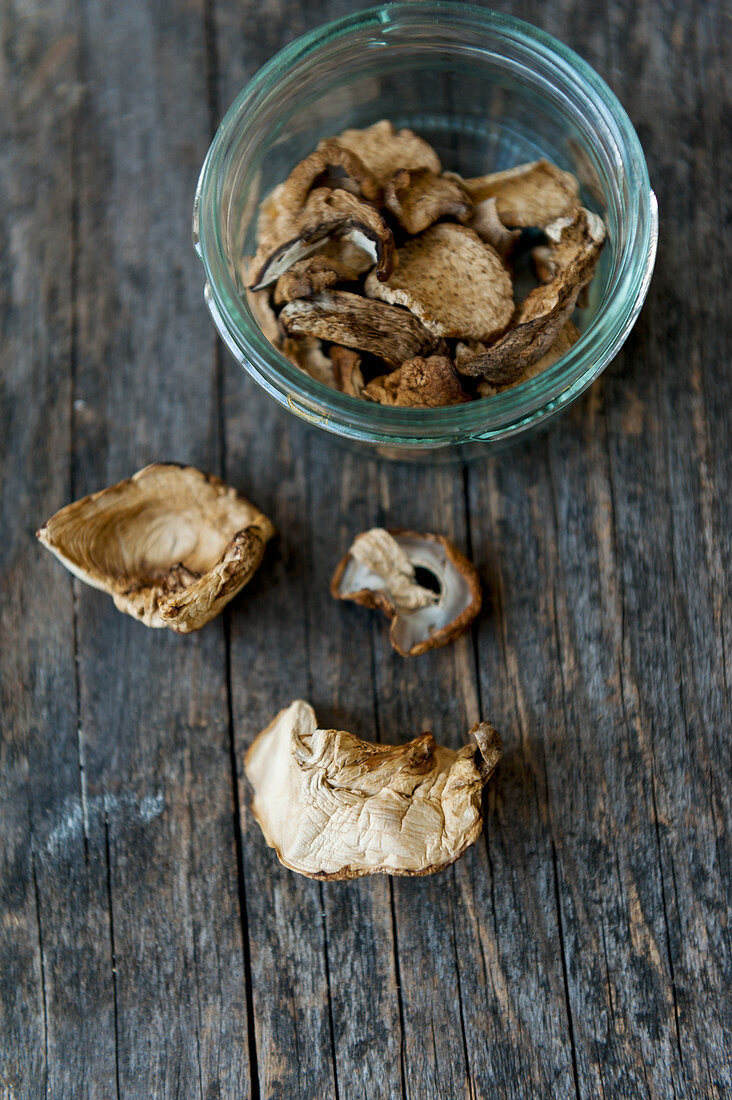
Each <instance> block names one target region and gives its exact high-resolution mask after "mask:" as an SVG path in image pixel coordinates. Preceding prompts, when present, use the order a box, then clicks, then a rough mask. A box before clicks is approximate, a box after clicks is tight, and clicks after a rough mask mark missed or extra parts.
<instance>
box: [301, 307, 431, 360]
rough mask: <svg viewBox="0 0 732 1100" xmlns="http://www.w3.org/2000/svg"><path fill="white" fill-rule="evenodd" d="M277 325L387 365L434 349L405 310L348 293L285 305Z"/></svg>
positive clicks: (415, 319)
mask: <svg viewBox="0 0 732 1100" xmlns="http://www.w3.org/2000/svg"><path fill="white" fill-rule="evenodd" d="M280 324H282V325H283V327H284V328H285V330H286V331H287V332H288V333H290V334H294V335H305V336H319V337H320V338H321V339H322V340H331V341H333V342H334V343H337V344H343V345H345V347H348V348H357V349H359V350H360V351H367V352H370V353H371V354H372V355H376V356H378V357H379V358H380V359H383V360H384V362H386V363H388V364H390V365H391V366H395V367H396V366H399V365H400V364H401V363H403V362H404V361H405V359H412V358H413V357H414V356H415V355H421V354H424V353H427V354H429V353H430V352H431V351H435V350H437V348H438V347H439V342H438V341H437V340H436V339H435V337H434V336H433V335H432V334H431V333H430V332H428V331H427V329H426V328H425V327H424V325H422V324H421V323H420V322H419V321H418V320H417V318H416V317H413V316H412V315H411V314H410V313H408V312H407V310H404V309H397V308H396V307H395V306H389V305H384V303H383V302H373V301H371V300H370V299H368V298H362V297H361V296H360V294H350V293H348V291H345V290H325V291H323V293H322V294H316V295H315V297H314V298H303V299H298V300H296V301H294V302H288V304H287V305H286V306H285V308H284V309H283V310H282V312H281V313H280Z"/></svg>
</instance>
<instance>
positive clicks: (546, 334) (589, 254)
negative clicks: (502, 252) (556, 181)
mask: <svg viewBox="0 0 732 1100" xmlns="http://www.w3.org/2000/svg"><path fill="white" fill-rule="evenodd" d="M546 233H547V237H548V238H549V241H550V245H549V251H550V253H551V262H552V265H553V270H554V271H555V274H554V277H553V278H552V279H551V280H550V281H549V282H547V283H545V284H544V285H542V286H538V287H536V289H535V290H532V291H531V292H530V293H529V294H528V295H527V296H526V298H525V299H524V301H523V302H522V303H521V305H520V307H519V309H518V310H517V313H516V316H515V317H514V322H513V325H512V326H511V328H510V329H509V330H508V331H507V332H506V333H505V335H503V336H501V337H500V338H499V339H498V340H496V341H495V342H494V343H492V344H484V343H480V342H478V343H472V344H471V343H467V342H466V343H465V344H458V346H457V349H456V355H455V366H456V367H457V369H458V370H459V371H460V372H461V373H462V374H466V375H473V376H474V377H482V378H484V379H486V380H487V381H489V382H493V383H496V384H499V385H506V384H509V383H512V382H515V381H516V380H517V379H518V378H519V376H520V375H521V374H522V373H523V372H524V371H525V370H526V369H527V368H529V367H531V365H532V364H533V363H536V362H537V361H538V360H539V359H541V357H542V356H543V355H544V354H545V353H546V352H548V350H549V348H550V347H551V345H552V344H553V342H554V340H555V339H556V338H557V336H558V335H559V333H560V332H561V330H562V329H563V328H564V326H565V324H566V323H567V321H568V320H569V319H570V317H571V316H572V313H573V312H574V308H575V306H576V304H577V297H578V295H579V293H580V291H581V290H582V289H583V287H584V286H586V284H587V282H588V281H589V280H590V279H591V278H592V276H593V274H594V271H595V267H596V265H597V261H598V258H599V255H600V251H601V249H602V246H603V244H604V241H605V226H604V224H603V222H602V221H601V219H600V218H598V217H597V216H596V215H594V214H591V213H590V212H589V211H587V210H584V209H582V208H581V209H580V210H578V211H577V213H576V215H575V217H573V218H562V219H559V220H557V221H556V222H553V223H551V224H550V225H549V226H548V227H547V230H546Z"/></svg>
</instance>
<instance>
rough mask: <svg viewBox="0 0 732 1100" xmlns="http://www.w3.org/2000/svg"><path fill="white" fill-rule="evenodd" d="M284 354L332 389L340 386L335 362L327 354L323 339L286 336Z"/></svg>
mask: <svg viewBox="0 0 732 1100" xmlns="http://www.w3.org/2000/svg"><path fill="white" fill-rule="evenodd" d="M282 354H283V355H284V356H285V357H286V358H287V359H289V360H290V362H291V363H293V364H294V366H296V367H299V368H300V370H301V371H302V372H303V374H307V375H309V377H310V378H314V379H315V381H316V382H322V383H323V385H324V386H330V387H331V389H337V388H338V386H337V383H336V377H335V373H334V370H333V362H332V360H331V358H330V356H329V355H326V354H325V351H324V349H323V341H322V340H318V338H317V337H315V336H298V337H292V336H286V337H285V338H284V340H283V341H282Z"/></svg>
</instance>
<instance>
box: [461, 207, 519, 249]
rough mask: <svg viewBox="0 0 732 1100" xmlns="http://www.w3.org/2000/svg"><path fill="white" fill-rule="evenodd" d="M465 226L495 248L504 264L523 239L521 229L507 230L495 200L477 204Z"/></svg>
mask: <svg viewBox="0 0 732 1100" xmlns="http://www.w3.org/2000/svg"><path fill="white" fill-rule="evenodd" d="M465 224H466V225H467V227H468V228H469V229H472V230H474V232H476V233H477V234H478V236H479V237H480V239H481V240H482V241H485V243H486V244H489V245H490V246H491V248H495V250H496V252H497V253H498V255H499V256H500V257H501V259H502V260H503V261H504V262H505V261H506V260H507V259H508V258H509V257H510V256H511V254H512V252H513V251H514V249H515V248H516V245H517V244H518V242H519V239H520V237H521V230H520V229H507V228H506V226H505V225H504V224H503V222H502V221H501V219H500V218H499V217H498V208H497V201H496V199H495V198H488V199H483V200H482V201H481V202H477V203H476V204H475V205H474V206H473V209H472V213H471V215H470V217H469V218H468V219H467V221H466V222H465Z"/></svg>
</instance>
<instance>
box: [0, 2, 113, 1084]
mask: <svg viewBox="0 0 732 1100" xmlns="http://www.w3.org/2000/svg"><path fill="white" fill-rule="evenodd" d="M76 32H77V28H76V22H75V17H74V11H73V7H72V6H70V5H68V4H66V3H63V2H58V3H50V4H44V5H27V4H24V5H12V6H8V7H6V10H5V12H4V14H3V20H2V64H1V65H0V93H1V95H2V102H3V110H2V111H1V112H0V127H2V141H1V142H0V147H1V152H0V239H2V253H3V262H4V269H5V278H4V279H3V280H2V291H1V292H0V295H1V296H0V310H1V312H2V332H3V340H2V344H1V346H0V377H1V379H2V381H1V382H0V424H2V431H1V432H0V450H1V452H2V460H1V464H2V472H3V491H2V523H1V525H0V526H1V527H2V532H3V534H2V538H1V539H0V561H1V562H2V568H1V569H0V637H1V638H2V643H1V644H0V684H1V687H0V714H1V715H2V718H1V720H0V814H1V816H2V822H3V825H2V830H1V833H2V843H1V844H0V945H1V946H0V1093H2V1095H3V1096H8V1097H37V1096H44V1095H47V1096H70V1095H72V1094H73V1095H76V1096H79V1097H92V1096H95V1097H103V1096H110V1095H114V1091H115V1052H114V998H113V985H112V969H111V964H110V956H109V946H108V945H109V924H108V913H107V903H106V876H105V868H104V860H103V853H102V855H101V857H100V851H99V848H98V847H95V846H94V845H93V844H92V843H90V842H89V840H88V839H87V838H86V837H85V832H86V831H87V830H85V828H84V824H85V822H84V816H85V815H84V813H83V812H82V806H83V797H84V776H83V770H80V759H79V753H78V742H77V698H76V684H75V664H74V610H73V591H72V584H71V580H70V577H69V576H68V574H65V573H64V572H63V570H61V569H60V568H59V567H58V566H57V565H56V564H55V563H54V562H53V561H52V559H51V557H50V556H49V555H47V554H46V553H44V552H43V551H41V549H40V547H38V545H37V544H36V543H35V540H34V538H33V531H34V528H35V527H36V526H38V525H39V524H40V523H41V522H42V521H43V520H44V519H45V518H46V517H47V516H48V515H50V513H51V512H53V511H55V510H56V508H58V507H59V506H60V505H61V504H63V503H65V501H66V500H67V499H68V495H69V491H70V448H71V398H72V388H71V369H70V358H71V355H72V342H73V335H72V314H73V303H72V264H73V259H72V257H73V252H74V241H73V204H74V184H73V178H72V161H73V134H74V128H75V123H76V118H77V108H78V91H79V86H78V64H77V33H76Z"/></svg>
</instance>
